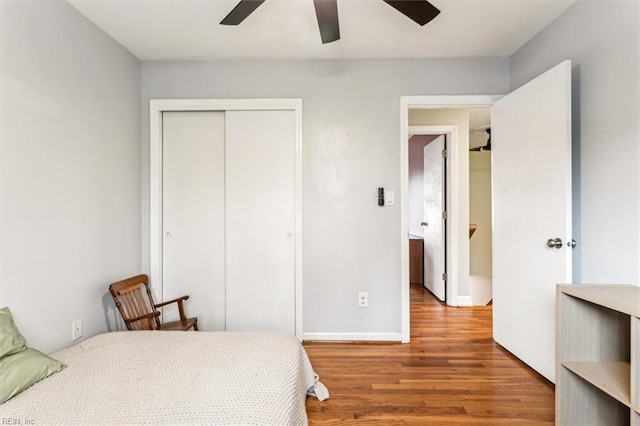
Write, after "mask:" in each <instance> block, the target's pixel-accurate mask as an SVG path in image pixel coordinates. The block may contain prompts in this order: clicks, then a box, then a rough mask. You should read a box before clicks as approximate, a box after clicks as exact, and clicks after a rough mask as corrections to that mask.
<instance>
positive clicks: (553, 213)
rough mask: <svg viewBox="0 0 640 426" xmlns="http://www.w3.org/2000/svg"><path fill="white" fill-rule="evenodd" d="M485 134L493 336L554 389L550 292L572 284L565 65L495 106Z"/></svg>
mask: <svg viewBox="0 0 640 426" xmlns="http://www.w3.org/2000/svg"><path fill="white" fill-rule="evenodd" d="M491 127H492V128H491V139H492V188H493V294H494V298H493V335H494V339H495V340H496V342H498V343H499V344H500V345H502V346H503V347H504V348H505V349H507V350H508V351H509V352H511V353H513V354H514V355H515V356H517V357H518V358H520V359H521V360H522V361H524V362H525V363H527V364H528V365H529V366H531V367H532V368H533V369H534V370H536V371H538V372H539V373H540V374H542V375H543V376H544V377H546V378H547V379H549V380H550V381H552V382H554V381H555V330H556V328H555V285H556V284H557V283H570V282H571V280H572V278H571V272H572V265H571V259H572V254H571V250H572V249H571V246H570V244H569V246H568V245H567V243H568V242H569V243H570V242H571V62H570V61H565V62H562V63H561V64H560V65H557V66H556V67H554V68H552V69H551V70H549V71H547V72H545V73H544V74H542V75H540V76H539V77H537V78H536V79H534V80H532V81H530V82H529V83H527V84H525V85H524V86H522V87H520V88H518V89H517V90H515V91H514V92H512V93H510V94H509V95H507V96H505V97H503V98H502V99H500V100H499V101H498V102H496V103H495V105H494V107H493V109H492V114H491ZM556 239H557V240H556Z"/></svg>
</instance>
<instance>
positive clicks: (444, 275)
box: [442, 272, 447, 281]
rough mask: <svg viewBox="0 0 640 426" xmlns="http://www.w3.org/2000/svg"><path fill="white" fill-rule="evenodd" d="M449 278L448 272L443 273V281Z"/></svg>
mask: <svg viewBox="0 0 640 426" xmlns="http://www.w3.org/2000/svg"><path fill="white" fill-rule="evenodd" d="M446 280H447V273H446V272H443V273H442V281H446Z"/></svg>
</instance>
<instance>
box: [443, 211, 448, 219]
mask: <svg viewBox="0 0 640 426" xmlns="http://www.w3.org/2000/svg"><path fill="white" fill-rule="evenodd" d="M442 218H443V219H444V220H447V219H448V217H447V211H446V210H445V211H443V212H442Z"/></svg>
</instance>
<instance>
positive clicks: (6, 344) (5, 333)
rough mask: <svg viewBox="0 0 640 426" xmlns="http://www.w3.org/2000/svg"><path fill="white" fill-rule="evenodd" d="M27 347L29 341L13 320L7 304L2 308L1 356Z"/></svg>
mask: <svg viewBox="0 0 640 426" xmlns="http://www.w3.org/2000/svg"><path fill="white" fill-rule="evenodd" d="M25 349H27V341H26V340H25V339H24V337H22V334H20V332H19V331H18V327H16V325H15V323H14V322H13V316H12V315H11V311H10V310H9V308H7V307H6V306H5V307H4V308H2V309H0V358H3V357H5V356H7V355H11V354H15V353H17V352H20V351H23V350H25Z"/></svg>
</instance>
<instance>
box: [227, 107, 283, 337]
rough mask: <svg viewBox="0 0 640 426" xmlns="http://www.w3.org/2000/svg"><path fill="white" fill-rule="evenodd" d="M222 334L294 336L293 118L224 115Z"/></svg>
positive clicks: (273, 114)
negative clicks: (270, 332) (256, 332)
mask: <svg viewBox="0 0 640 426" xmlns="http://www.w3.org/2000/svg"><path fill="white" fill-rule="evenodd" d="M225 151H226V155H225V158H226V191H225V194H226V258H227V262H226V283H227V285H226V307H227V310H226V312H227V318H226V322H227V327H226V329H227V330H279V331H282V332H285V333H289V334H295V257H294V255H295V251H294V250H295V244H294V241H295V239H294V234H293V233H294V231H295V115H294V112H293V111H227V113H226V150H225Z"/></svg>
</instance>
